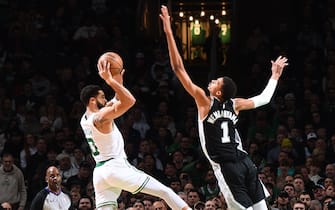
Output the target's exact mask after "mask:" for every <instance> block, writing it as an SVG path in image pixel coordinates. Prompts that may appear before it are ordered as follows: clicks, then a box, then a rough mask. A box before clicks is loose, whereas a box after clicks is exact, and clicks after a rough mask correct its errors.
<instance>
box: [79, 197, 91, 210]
mask: <svg viewBox="0 0 335 210" xmlns="http://www.w3.org/2000/svg"><path fill="white" fill-rule="evenodd" d="M77 206H78V207H77V210H94V203H93V200H92V198H91V197H89V196H86V195H84V196H81V198H80V199H79V201H78V204H77Z"/></svg>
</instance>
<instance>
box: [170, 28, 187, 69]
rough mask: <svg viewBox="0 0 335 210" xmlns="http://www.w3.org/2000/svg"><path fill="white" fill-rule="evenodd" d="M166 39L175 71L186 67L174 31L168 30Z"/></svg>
mask: <svg viewBox="0 0 335 210" xmlns="http://www.w3.org/2000/svg"><path fill="white" fill-rule="evenodd" d="M165 34H166V41H167V44H168V49H169V56H170V63H171V67H172V70H173V71H179V70H181V69H184V64H183V60H182V58H181V56H180V54H179V51H178V48H177V45H176V41H175V39H174V37H173V33H172V32H166V33H165Z"/></svg>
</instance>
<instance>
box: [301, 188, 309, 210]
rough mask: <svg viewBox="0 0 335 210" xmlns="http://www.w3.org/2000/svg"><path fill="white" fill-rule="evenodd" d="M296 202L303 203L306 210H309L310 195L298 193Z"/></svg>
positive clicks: (304, 192)
mask: <svg viewBox="0 0 335 210" xmlns="http://www.w3.org/2000/svg"><path fill="white" fill-rule="evenodd" d="M298 200H299V201H301V202H303V203H304V204H305V205H306V207H307V209H309V208H310V206H311V201H312V195H311V194H310V193H309V192H306V191H303V192H301V193H300V195H299V199H298Z"/></svg>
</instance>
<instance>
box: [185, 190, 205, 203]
mask: <svg viewBox="0 0 335 210" xmlns="http://www.w3.org/2000/svg"><path fill="white" fill-rule="evenodd" d="M201 196H202V195H200V192H199V191H197V190H195V189H194V190H190V191H189V192H188V193H187V204H188V205H189V206H192V207H194V204H196V203H197V202H199V201H201Z"/></svg>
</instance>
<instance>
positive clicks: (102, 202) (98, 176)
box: [93, 166, 122, 210]
mask: <svg viewBox="0 0 335 210" xmlns="http://www.w3.org/2000/svg"><path fill="white" fill-rule="evenodd" d="M108 173H109V172H108V170H106V167H104V166H100V167H97V168H95V169H94V172H93V185H94V192H95V203H96V210H117V209H118V208H117V198H118V197H119V196H120V194H121V191H122V190H121V189H120V188H117V187H111V186H110V184H109V183H108V182H106V180H105V175H106V174H108Z"/></svg>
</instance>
